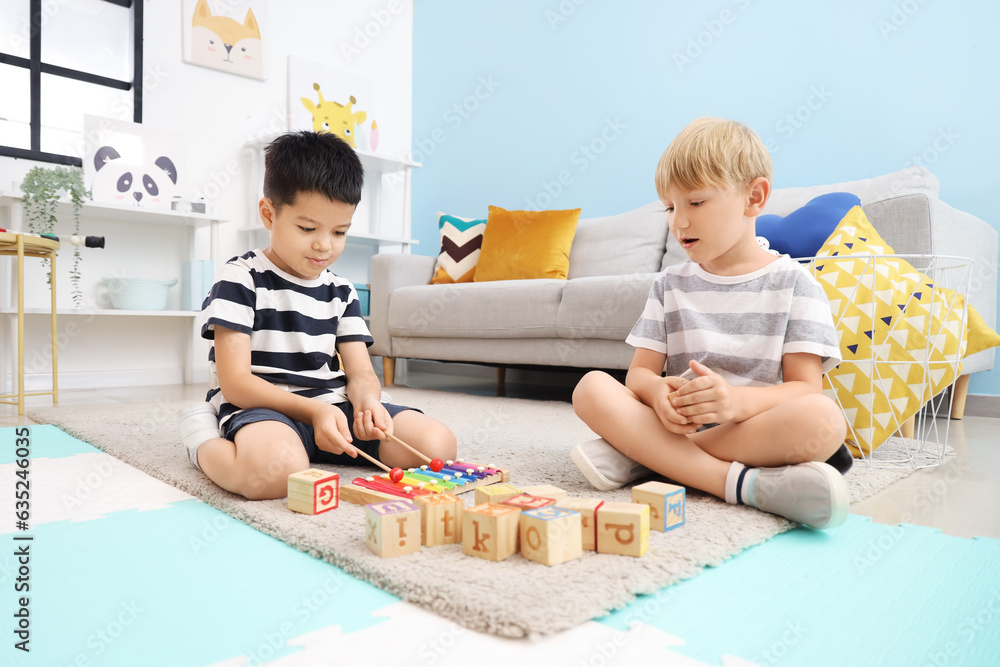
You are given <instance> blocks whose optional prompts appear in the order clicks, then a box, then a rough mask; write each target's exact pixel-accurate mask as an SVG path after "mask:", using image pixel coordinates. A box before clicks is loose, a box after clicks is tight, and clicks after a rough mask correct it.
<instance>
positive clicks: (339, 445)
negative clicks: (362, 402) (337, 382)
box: [312, 401, 358, 457]
mask: <svg viewBox="0 0 1000 667" xmlns="http://www.w3.org/2000/svg"><path fill="white" fill-rule="evenodd" d="M316 403H318V405H317V406H316V412H315V414H314V415H313V419H312V427H313V434H314V437H315V439H316V446H317V447H319V448H320V449H322V450H323V451H324V452H330V453H332V454H347V455H348V456H351V457H357V455H358V452H357V450H356V449H354V447H353V445H351V442H352V440H353V438H351V429H350V428H349V425H348V423H347V417H345V416H344V413H343V412H341V411H340V408H338V407H336V406H333V405H329V404H327V403H323V402H321V401H316Z"/></svg>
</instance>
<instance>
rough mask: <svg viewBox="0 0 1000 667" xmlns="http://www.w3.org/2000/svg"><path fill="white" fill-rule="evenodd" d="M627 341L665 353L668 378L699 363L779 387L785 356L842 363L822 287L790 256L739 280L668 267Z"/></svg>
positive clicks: (687, 266)
mask: <svg viewBox="0 0 1000 667" xmlns="http://www.w3.org/2000/svg"><path fill="white" fill-rule="evenodd" d="M626 342H628V343H629V344H630V345H632V346H633V347H641V348H646V349H649V350H653V351H654V352H660V353H662V354H666V355H667V367H666V372H667V375H671V376H681V377H684V378H685V379H691V378H693V377H694V374H693V372H692V371H691V369H690V367H689V365H688V362H689V361H690V360H691V359H695V360H697V361H698V362H700V363H702V364H704V365H705V366H707V367H708V368H710V369H711V370H713V371H715V372H716V373H719V374H720V375H722V376H723V377H724V378H726V380H727V381H729V383H730V384H732V385H734V386H757V387H760V386H770V385H775V384H778V383H779V382H781V357H782V355H785V354H790V353H795V352H808V353H811V354H815V355H817V356H819V357H820V358H821V359H822V362H823V372H824V373H825V372H827V371H829V370H830V369H832V368H834V367H836V366H837V364H839V363H840V361H841V357H840V346H839V343H838V339H837V330H836V329H835V328H834V326H833V316H832V315H831V313H830V302H829V301H828V300H827V298H826V294H825V293H824V292H823V288H822V287H820V285H819V283H817V282H816V280H815V279H814V278H813V277H812V276H811V275H810V274H809V272H808V271H807V270H806V269H805V268H803V267H802V266H801V265H799V264H798V262H795V261H793V260H791V259H790V258H789V257H788V256H787V255H782V256H781V257H779V258H778V259H777V260H775V261H773V262H771V263H770V264H768V265H767V266H765V267H764V268H762V269H759V270H757V271H754V272H753V273H748V274H746V275H742V276H717V275H714V274H711V273H709V272H708V271H705V269H703V268H702V267H701V266H700V265H698V264H696V263H694V262H690V261H688V262H684V263H682V264H676V265H674V266H671V267H668V268H667V269H666V270H665V271H664V272H663V273H661V274H660V275H658V276H657V277H656V280H655V281H654V283H653V286H652V288H650V290H649V298H648V299H647V301H646V306H645V308H644V309H643V311H642V315H641V316H640V317H639V321H638V322H636V323H635V326H634V327H632V332H631V333H630V334H629V336H628V338H627V339H626Z"/></svg>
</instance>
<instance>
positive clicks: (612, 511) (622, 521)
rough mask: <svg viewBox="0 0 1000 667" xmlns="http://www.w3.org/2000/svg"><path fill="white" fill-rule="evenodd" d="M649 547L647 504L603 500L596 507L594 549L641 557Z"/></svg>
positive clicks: (606, 552) (607, 552)
mask: <svg viewBox="0 0 1000 667" xmlns="http://www.w3.org/2000/svg"><path fill="white" fill-rule="evenodd" d="M648 547H649V505H640V504H636V503H604V504H603V505H601V507H600V508H599V509H598V510H597V552H598V553H602V554H619V555H621V556H641V555H643V554H644V553H646V549H647V548H648Z"/></svg>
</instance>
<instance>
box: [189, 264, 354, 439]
mask: <svg viewBox="0 0 1000 667" xmlns="http://www.w3.org/2000/svg"><path fill="white" fill-rule="evenodd" d="M202 308H203V310H204V311H205V314H206V315H207V316H208V318H207V321H206V323H205V325H204V326H203V327H202V330H201V335H202V338H206V339H208V340H215V327H216V326H220V327H225V328H226V329H232V330H233V331H239V332H240V333H245V334H248V335H249V336H250V348H251V353H250V372H251V373H253V374H254V375H256V376H257V377H259V378H263V379H264V380H267V381H268V382H270V383H271V384H273V385H275V386H277V387H279V388H281V389H284V390H286V391H290V392H293V393H295V394H298V395H300V396H306V397H309V398H317V399H319V400H321V401H325V402H327V403H341V402H343V401H346V400H347V378H346V377H345V376H344V371H343V369H341V368H340V364H339V363H338V361H337V354H336V353H337V350H336V348H337V345H338V344H339V343H344V342H352V341H360V342H363V343H365V344H366V345H371V344H372V342H373V339H372V337H371V334H370V333H369V332H368V327H367V326H366V325H365V321H364V320H363V319H362V317H361V306H360V303H359V302H358V295H357V293H356V292H355V290H354V285H352V284H351V282H350V281H348V280H347V279H346V278H341V277H340V276H337V275H334V274H333V273H331V272H330V271H324V272H323V274H322V275H321V276H320V277H319V278H316V279H314V280H304V279H302V278H297V277H295V276H293V275H291V274H289V273H286V272H285V271H282V270H281V269H279V268H278V267H277V266H275V264H274V263H273V262H272V261H271V260H269V259H268V258H267V256H266V255H264V253H263V251H261V250H251V251H250V252H248V253H246V254H245V255H243V256H241V257H234V258H233V259H231V260H229V261H228V262H226V264H225V266H223V267H222V268H221V269H220V271H219V275H218V280H216V282H215V284H214V285H213V286H212V291H211V292H210V293H209V295H208V297H207V298H206V299H205V303H204V305H203V307H202ZM208 360H209V363H210V364H211V367H212V376H213V377H215V376H216V373H215V346H214V345H213V346H212V349H211V351H210V352H209V356H208ZM206 400H208V401H209V402H211V403H212V406H213V407H214V408H215V409H216V412H217V413H218V415H219V422H220V424H222V423H225V422H226V421H228V420H229V418H230V417H231V416H232V415H234V414H236V413H237V412H239V408H238V407H236V406H235V405H232V404H231V403H229V402H227V401H226V399H225V397H224V396H223V395H222V391H221V390H220V389H219V388H217V387H216V388H212V389H210V390H209V392H208V397H207V399H206Z"/></svg>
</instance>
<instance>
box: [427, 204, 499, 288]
mask: <svg viewBox="0 0 1000 667" xmlns="http://www.w3.org/2000/svg"><path fill="white" fill-rule="evenodd" d="M438 228H439V229H440V230H441V254H440V255H438V259H437V264H435V265H434V277H433V278H431V284H432V285H444V284H449V283H471V282H472V279H473V277H474V276H475V275H476V264H478V263H479V249H480V247H482V245H483V232H484V231H485V230H486V221H485V220H470V219H468V218H458V217H455V216H453V215H445V214H444V213H438Z"/></svg>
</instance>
